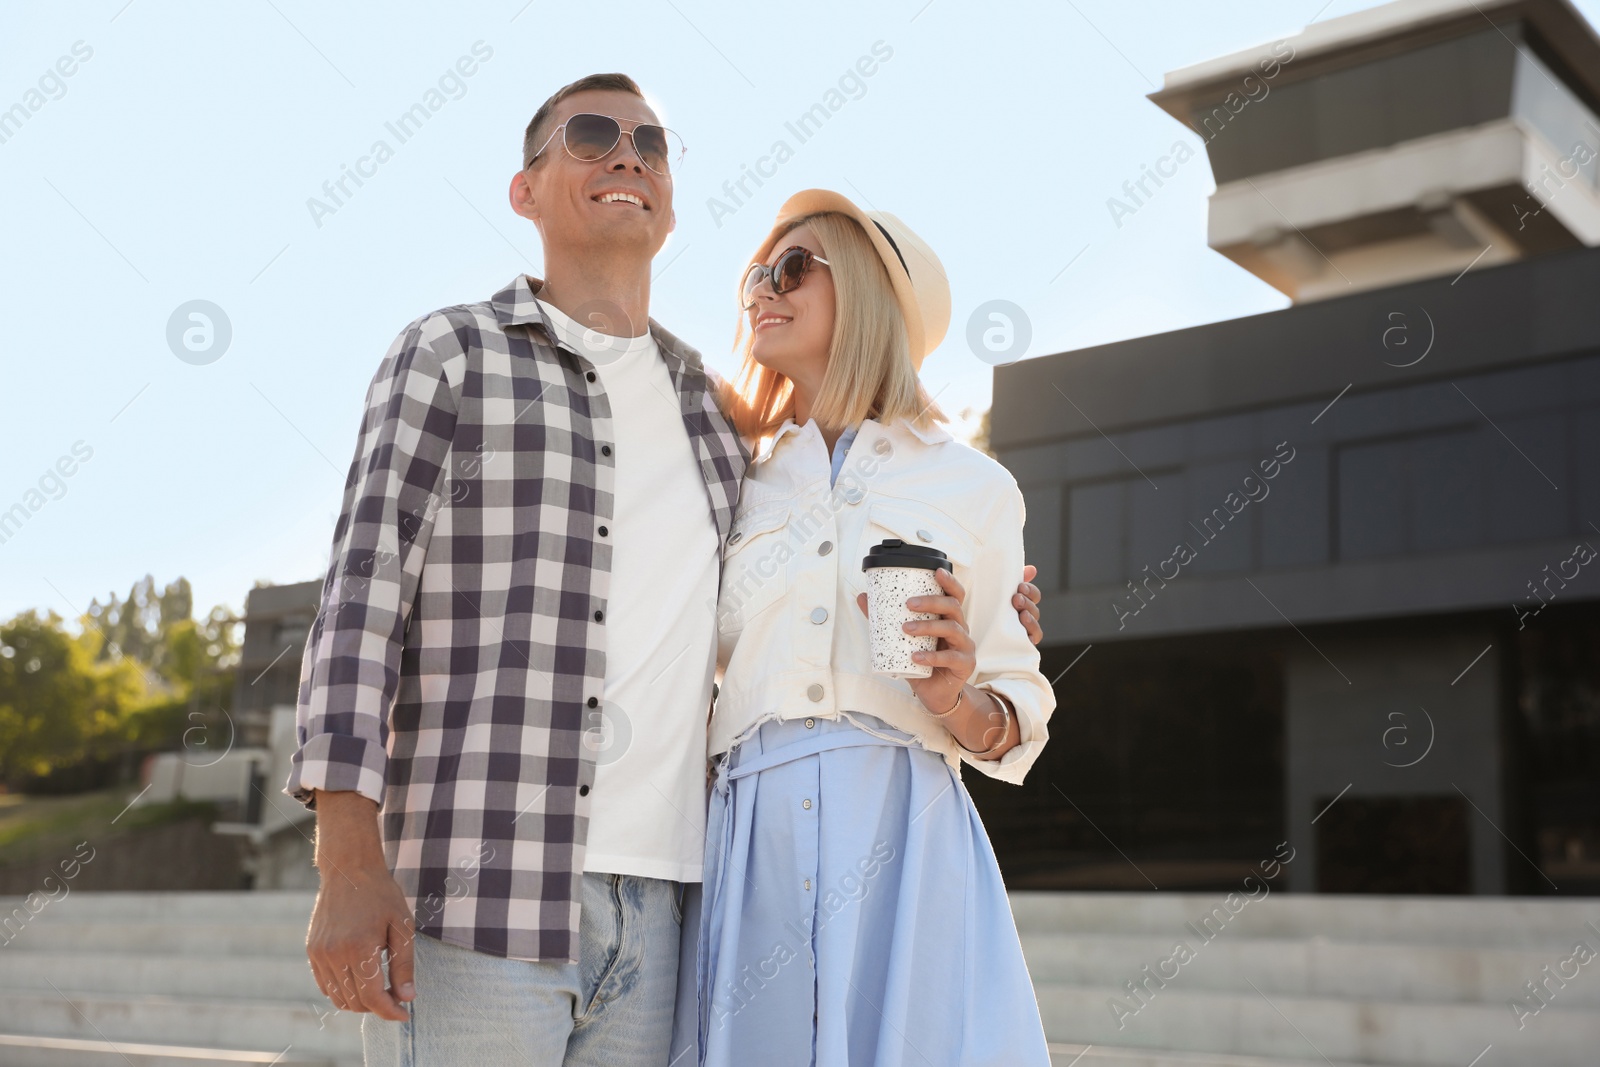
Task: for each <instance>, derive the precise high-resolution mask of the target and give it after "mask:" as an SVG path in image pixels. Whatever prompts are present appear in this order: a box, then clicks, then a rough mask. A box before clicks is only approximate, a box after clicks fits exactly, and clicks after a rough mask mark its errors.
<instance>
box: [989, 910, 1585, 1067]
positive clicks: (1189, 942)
mask: <svg viewBox="0 0 1600 1067" xmlns="http://www.w3.org/2000/svg"><path fill="white" fill-rule="evenodd" d="M1258 892H1259V890H1258ZM1226 896H1227V894H1225V893H1213V894H1180V893H1161V894H1155V893H1145V894H1136V893H1032V892H1018V893H1013V894H1012V909H1013V914H1014V915H1015V917H1016V921H1017V929H1018V932H1019V933H1020V934H1021V937H1022V948H1023V953H1024V955H1025V956H1026V957H1027V960H1028V968H1029V971H1030V973H1031V974H1032V975H1033V980H1034V988H1035V992H1036V993H1037V995H1038V998H1039V1007H1040V1011H1041V1014H1042V1015H1043V1017H1044V1025H1045V1033H1046V1035H1047V1036H1048V1037H1049V1039H1050V1041H1051V1051H1052V1054H1053V1058H1054V1063H1055V1064H1056V1065H1057V1067H1067V1065H1069V1064H1074V1065H1076V1067H1313V1065H1316V1067H1329V1065H1332V1067H1347V1065H1353V1064H1364V1065H1381V1067H1469V1065H1476V1067H1532V1065H1537V1067H1580V1065H1582V1067H1593V1065H1594V1064H1597V1063H1600V955H1596V956H1594V957H1592V958H1590V960H1589V962H1586V963H1584V962H1580V960H1581V959H1582V958H1583V955H1586V954H1587V953H1585V954H1582V955H1575V953H1574V949H1575V947H1576V946H1577V945H1578V944H1579V943H1580V942H1581V943H1583V944H1585V945H1586V946H1587V948H1588V950H1591V951H1593V952H1594V953H1600V899H1595V898H1583V899H1572V900H1533V899H1529V898H1463V897H1375V896H1289V895H1287V894H1283V893H1278V892H1274V893H1272V894H1271V895H1269V896H1266V897H1263V898H1262V899H1259V900H1256V901H1245V900H1244V898H1242V897H1236V898H1234V901H1233V904H1234V909H1233V910H1232V911H1230V909H1229V908H1228V907H1227V906H1226V904H1225V903H1224V898H1225V897H1226ZM1213 909H1216V910H1215V911H1214V910H1213ZM1208 916H1209V917H1210V921H1209V923H1207V924H1205V925H1202V919H1204V918H1206V917H1208ZM1590 923H1593V924H1594V925H1593V926H1591V925H1589V924H1590ZM1180 942H1181V943H1183V944H1184V945H1185V946H1186V947H1187V952H1175V950H1176V948H1177V946H1178V944H1179V943H1180ZM1547 967H1548V968H1549V970H1548V971H1547V970H1545V968H1547ZM1146 968H1148V970H1146ZM1527 982H1535V983H1538V982H1543V983H1544V986H1543V989H1542V990H1541V997H1542V999H1543V1002H1544V1004H1543V1006H1541V1002H1540V1000H1537V999H1534V998H1533V995H1532V993H1531V992H1530V990H1529V989H1528V988H1527V987H1526V985H1525V983H1527ZM1129 983H1134V986H1135V988H1136V989H1137V995H1136V994H1135V992H1133V991H1130V988H1129ZM1513 1002H1515V1003H1517V1004H1521V1005H1523V1006H1524V1011H1523V1013H1522V1014H1521V1017H1520V1018H1519V1013H1518V1011H1517V1010H1515V1009H1513V1007H1512V1004H1513ZM1114 1004H1115V1005H1119V1007H1116V1008H1113V1005H1114ZM1535 1009H1537V1011H1536V1012H1535Z"/></svg>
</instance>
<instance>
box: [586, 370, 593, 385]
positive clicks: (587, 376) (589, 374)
mask: <svg viewBox="0 0 1600 1067" xmlns="http://www.w3.org/2000/svg"><path fill="white" fill-rule="evenodd" d="M584 377H585V378H587V379H589V380H590V381H591V382H592V381H594V371H590V372H589V373H588V374H585V375H584Z"/></svg>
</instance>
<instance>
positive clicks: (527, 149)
mask: <svg viewBox="0 0 1600 1067" xmlns="http://www.w3.org/2000/svg"><path fill="white" fill-rule="evenodd" d="M594 89H605V90H609V91H611V92H617V93H632V94H633V95H634V96H637V97H640V98H641V99H642V98H643V97H644V90H643V89H640V88H639V84H638V83H637V82H635V81H634V80H633V79H632V78H630V77H628V76H627V75H626V74H588V75H585V76H584V77H582V78H579V79H578V80H577V81H575V82H573V83H572V84H570V85H563V86H562V87H561V88H559V89H557V90H556V91H555V92H554V93H553V94H551V96H550V99H548V100H546V101H545V102H544V103H542V104H540V105H539V110H538V111H535V112H534V113H533V120H532V121H531V122H529V123H528V129H527V130H526V131H525V132H524V133H523V135H522V165H523V166H524V167H526V166H527V165H528V164H529V163H530V162H532V157H533V154H534V153H535V152H537V151H538V150H539V146H540V145H542V144H543V143H544V141H545V138H547V137H549V136H550V131H548V130H546V129H545V128H544V127H545V126H547V125H549V122H550V113H551V112H553V111H554V110H555V109H556V105H557V104H559V103H561V101H563V100H565V99H566V98H567V97H569V96H571V95H572V94H573V93H582V92H588V91H590V90H594Z"/></svg>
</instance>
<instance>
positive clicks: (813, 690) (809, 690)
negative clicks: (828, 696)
mask: <svg viewBox="0 0 1600 1067" xmlns="http://www.w3.org/2000/svg"><path fill="white" fill-rule="evenodd" d="M806 696H808V697H810V698H811V699H812V700H821V699H822V686H820V685H818V684H817V683H816V682H812V683H811V684H810V685H809V686H807V687H806Z"/></svg>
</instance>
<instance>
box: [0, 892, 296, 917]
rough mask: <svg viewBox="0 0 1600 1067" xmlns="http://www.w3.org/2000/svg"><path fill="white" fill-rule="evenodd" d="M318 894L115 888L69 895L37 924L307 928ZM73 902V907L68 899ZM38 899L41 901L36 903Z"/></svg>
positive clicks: (13, 903) (10, 900) (4, 900)
mask: <svg viewBox="0 0 1600 1067" xmlns="http://www.w3.org/2000/svg"><path fill="white" fill-rule="evenodd" d="M25 899H26V898H25V897H15V896H12V897H0V915H9V914H11V912H12V911H14V910H16V909H18V908H23V907H24V903H23V902H24V900H25ZM316 899H317V897H316V894H315V893H307V892H305V891H303V890H274V889H268V890H260V891H253V890H252V891H240V892H234V891H215V892H195V893H120V892H117V891H115V890H107V891H96V892H75V893H69V894H68V895H67V896H66V897H64V898H62V899H61V900H57V901H54V902H52V903H50V904H49V905H47V906H45V907H44V908H43V909H42V910H41V911H40V912H39V914H38V915H36V916H34V917H33V921H34V922H43V921H45V920H51V921H58V922H63V921H64V922H69V923H70V922H77V921H90V922H106V921H109V920H121V921H124V922H128V921H132V922H140V923H143V922H169V923H170V922H177V921H180V920H181V921H183V922H189V923H219V922H220V923H233V922H241V921H243V922H251V923H279V922H285V923H287V922H293V923H299V924H301V925H302V926H304V925H305V924H306V923H308V922H310V920H311V907H312V905H313V904H315V903H316ZM69 900H70V901H71V904H70V905H69V904H68V903H67V901H69ZM37 904H38V901H37V899H36V900H35V906H37Z"/></svg>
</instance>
